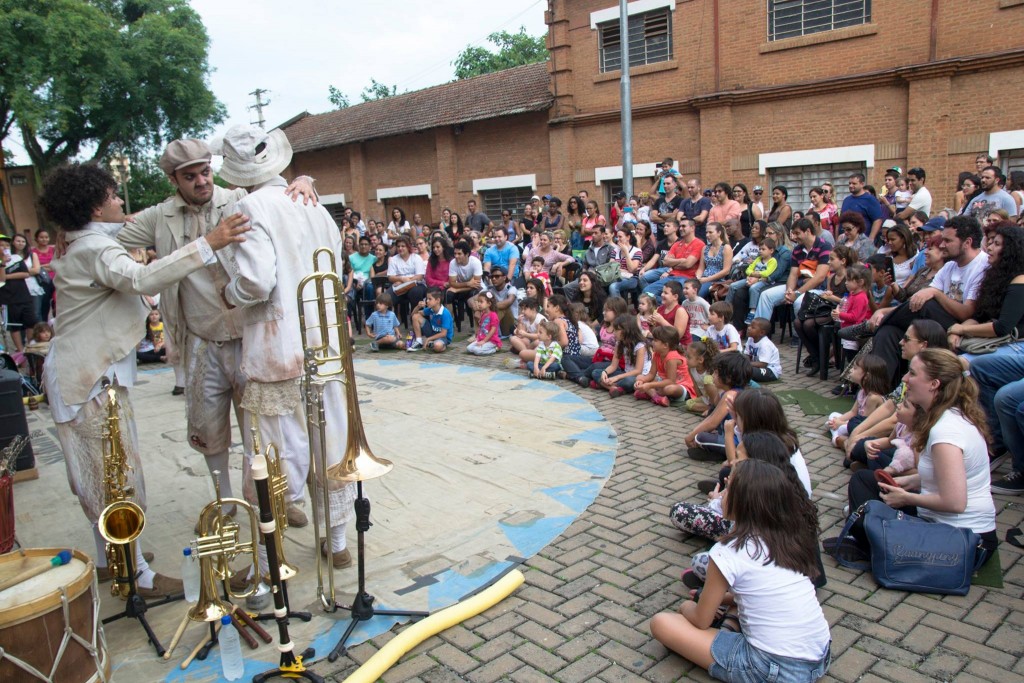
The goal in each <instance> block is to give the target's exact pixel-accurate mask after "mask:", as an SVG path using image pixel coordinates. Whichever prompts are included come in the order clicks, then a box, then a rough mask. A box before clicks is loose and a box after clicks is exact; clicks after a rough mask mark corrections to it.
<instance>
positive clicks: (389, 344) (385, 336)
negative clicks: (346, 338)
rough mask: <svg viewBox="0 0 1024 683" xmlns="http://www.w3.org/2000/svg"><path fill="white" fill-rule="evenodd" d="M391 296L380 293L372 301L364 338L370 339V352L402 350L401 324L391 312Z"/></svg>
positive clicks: (403, 345)
mask: <svg viewBox="0 0 1024 683" xmlns="http://www.w3.org/2000/svg"><path fill="white" fill-rule="evenodd" d="M391 305H392V301H391V295H390V294H388V293H387V292H382V293H381V294H378V295H377V298H376V300H375V301H374V308H375V309H376V310H374V312H373V313H371V314H370V317H369V318H367V319H366V325H365V332H366V336H367V337H369V338H370V339H372V340H373V341H371V342H370V350H371V351H379V350H380V349H382V348H384V349H399V350H401V349H404V348H405V342H404V341H402V333H401V331H399V329H398V328H399V326H400V325H401V323H399V322H398V316H397V315H395V312H394V311H392V310H391Z"/></svg>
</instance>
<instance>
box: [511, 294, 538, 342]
mask: <svg viewBox="0 0 1024 683" xmlns="http://www.w3.org/2000/svg"><path fill="white" fill-rule="evenodd" d="M545 320H547V318H545V317H544V315H543V314H542V313H541V312H540V305H539V304H538V302H537V299H536V298H534V297H532V296H528V297H526V298H525V299H523V300H522V301H520V302H519V322H518V323H517V324H516V331H515V332H514V333H512V337H511V338H510V339H509V345H510V346H511V347H512V353H515V354H518V353H519V352H520V351H522V350H524V349H535V348H537V344H538V343H539V341H540V340H539V338H538V337H539V335H538V332H537V330H538V325H539V324H540V323H542V322H544V321H545Z"/></svg>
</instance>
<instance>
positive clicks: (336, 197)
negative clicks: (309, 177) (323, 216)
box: [320, 192, 345, 204]
mask: <svg viewBox="0 0 1024 683" xmlns="http://www.w3.org/2000/svg"><path fill="white" fill-rule="evenodd" d="M320 203H321V204H344V203H345V193H344V192H339V193H337V194H322V195H320Z"/></svg>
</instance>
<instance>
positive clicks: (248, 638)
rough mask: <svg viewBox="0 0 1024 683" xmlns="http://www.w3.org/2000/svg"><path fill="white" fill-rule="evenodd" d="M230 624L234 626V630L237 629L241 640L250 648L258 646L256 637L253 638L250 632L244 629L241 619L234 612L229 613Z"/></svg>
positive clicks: (253, 648)
mask: <svg viewBox="0 0 1024 683" xmlns="http://www.w3.org/2000/svg"><path fill="white" fill-rule="evenodd" d="M231 625H232V626H234V627H235V630H236V631H238V635H240V636H241V637H242V640H244V641H245V642H246V644H247V645H248V646H249V649H250V650H255V649H256V648H258V647H259V646H260V644H259V643H257V642H256V639H255V638H253V636H252V634H251V633H249V632H248V631H246V630H245V625H244V624H243V623H242V620H241V619H239V618H238V616H237V615H235V614H232V615H231Z"/></svg>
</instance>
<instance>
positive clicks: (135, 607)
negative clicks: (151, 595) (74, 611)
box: [103, 543, 185, 657]
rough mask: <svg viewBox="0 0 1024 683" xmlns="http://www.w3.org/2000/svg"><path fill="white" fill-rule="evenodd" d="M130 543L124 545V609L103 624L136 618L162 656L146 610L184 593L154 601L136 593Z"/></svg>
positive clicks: (179, 597)
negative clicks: (147, 600) (126, 594)
mask: <svg viewBox="0 0 1024 683" xmlns="http://www.w3.org/2000/svg"><path fill="white" fill-rule="evenodd" d="M133 550H134V549H133V548H132V546H131V544H130V543H128V544H125V545H124V551H123V553H122V555H123V556H124V558H125V559H124V564H125V574H126V575H127V576H128V597H127V598H126V599H125V603H124V610H123V611H121V612H120V613H118V614H115V615H114V616H111V617H107V618H106V619H104V620H103V623H104V624H109V623H111V622H114V621H118V620H119V619H137V620H138V622H139V624H140V625H141V626H142V628H143V630H144V631H145V632H146V636H147V637H148V638H149V642H150V643H152V644H153V647H154V648H156V655H157V657H163V656H164V652H166V650H165V649H164V646H163V645H161V644H160V640H159V639H158V638H157V637H156V634H155V633H153V629H152V628H150V626H149V620H148V619H146V611H147V610H148V609H149V608H150V607H159V606H160V605H166V604H167V603H170V602H177V601H178V600H182V599H184V598H185V595H184V594H181V595H169V596H167V597H165V598H162V599H160V600H157V601H156V602H150V603H147V602H146V601H145V600H144V599H143V597H142V596H141V595H139V594H138V592H137V590H136V586H135V578H136V577H135V558H134V557H132V556H131V555H132V551H133Z"/></svg>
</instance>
